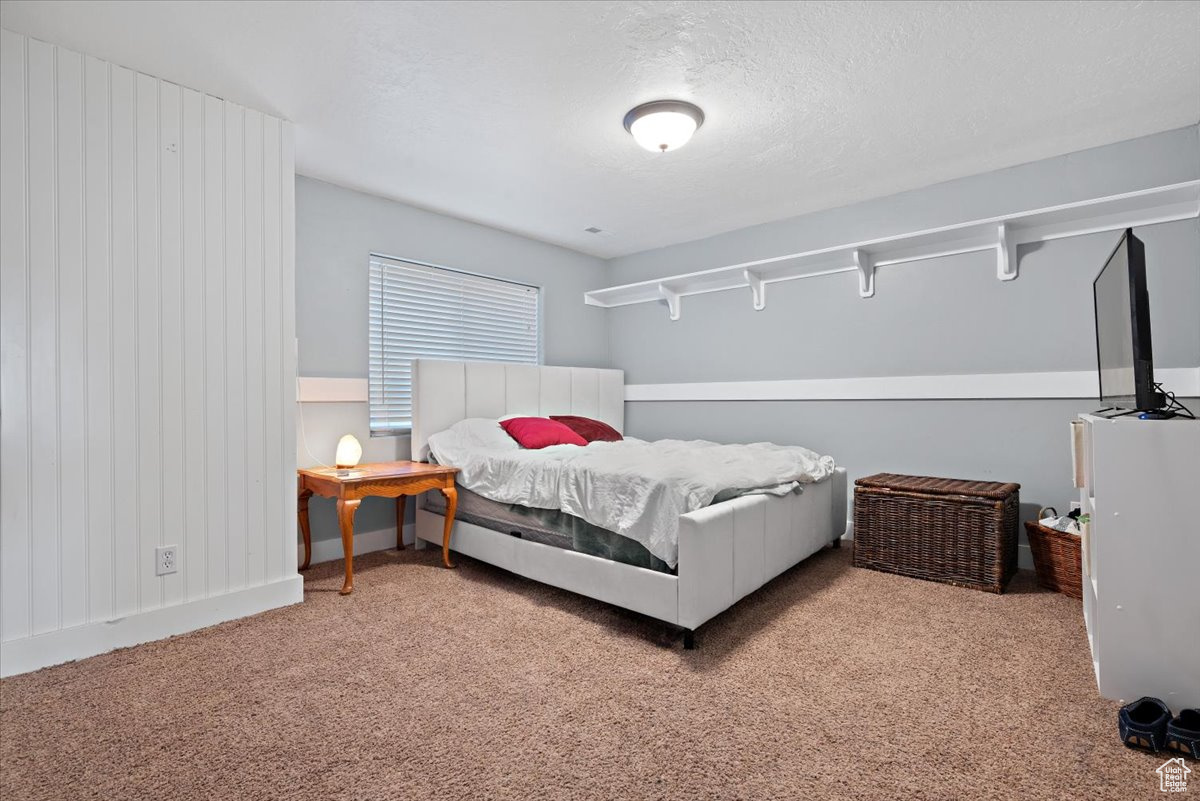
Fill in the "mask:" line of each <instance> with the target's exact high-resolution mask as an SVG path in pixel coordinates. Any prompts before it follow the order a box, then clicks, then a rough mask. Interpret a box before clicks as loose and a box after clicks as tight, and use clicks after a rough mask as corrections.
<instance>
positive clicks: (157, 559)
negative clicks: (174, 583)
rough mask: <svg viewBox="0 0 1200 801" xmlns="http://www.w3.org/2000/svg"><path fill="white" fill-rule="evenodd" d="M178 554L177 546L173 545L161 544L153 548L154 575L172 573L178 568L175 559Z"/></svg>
mask: <svg viewBox="0 0 1200 801" xmlns="http://www.w3.org/2000/svg"><path fill="white" fill-rule="evenodd" d="M177 555H178V547H177V546H175V545H162V546H159V547H158V548H155V549H154V575H156V576H165V575H167V574H168V573H174V572H176V571H177V570H179V562H178V561H177V559H176V556H177Z"/></svg>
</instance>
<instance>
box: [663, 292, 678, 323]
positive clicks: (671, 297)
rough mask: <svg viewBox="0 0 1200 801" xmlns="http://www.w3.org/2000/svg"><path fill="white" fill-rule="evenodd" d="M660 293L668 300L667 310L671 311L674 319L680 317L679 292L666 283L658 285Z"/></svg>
mask: <svg viewBox="0 0 1200 801" xmlns="http://www.w3.org/2000/svg"><path fill="white" fill-rule="evenodd" d="M658 294H659V295H660V296H662V299H663V300H665V301H666V302H667V311H669V312H670V313H671V319H672V320H678V319H679V311H680V308H679V293H678V292H676V291H675V290H673V289H671V288H670V287H668V286H667V285H666V284H659V285H658Z"/></svg>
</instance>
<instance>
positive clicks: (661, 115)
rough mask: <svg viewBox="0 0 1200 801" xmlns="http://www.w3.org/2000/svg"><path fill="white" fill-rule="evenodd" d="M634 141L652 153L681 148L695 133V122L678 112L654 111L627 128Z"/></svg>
mask: <svg viewBox="0 0 1200 801" xmlns="http://www.w3.org/2000/svg"><path fill="white" fill-rule="evenodd" d="M629 132H630V133H631V134H633V138H634V140H635V141H636V142H637V143H638V144H639V145H641V146H642V147H644V148H646V149H647V150H649V151H651V152H652V153H666V152H667V151H670V150H676V149H678V148H681V147H683V146H684V145H686V144H687V143H688V140H689V139H691V138H692V134H694V133H695V132H696V120H694V119H693V118H692V117H691V116H689V115H687V114H684V113H682V112H679V111H654V112H651V113H649V114H647V115H646V116H644V117H639V118H638V119H636V120H634V121H633V124H631V125H630V126H629Z"/></svg>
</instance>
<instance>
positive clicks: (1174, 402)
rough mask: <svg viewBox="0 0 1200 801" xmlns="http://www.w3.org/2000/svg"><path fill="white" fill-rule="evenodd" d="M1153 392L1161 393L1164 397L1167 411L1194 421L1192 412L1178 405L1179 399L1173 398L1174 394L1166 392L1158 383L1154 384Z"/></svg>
mask: <svg viewBox="0 0 1200 801" xmlns="http://www.w3.org/2000/svg"><path fill="white" fill-rule="evenodd" d="M1154 390H1155V391H1156V392H1161V393H1162V394H1163V396H1164V397H1166V399H1167V406H1166V409H1167V411H1169V412H1172V413H1174V414H1177V415H1179V416H1180V417H1186V418H1188V419H1189V420H1195V419H1196V415H1194V414H1192V410H1191V409H1189V408H1188V407H1186V406H1184V405H1183V404H1182V403H1180V402H1179V399H1178V398H1176V397H1175V393H1174V392H1168V391H1167V390H1165V389H1163V385H1162V384H1159V383H1158V382H1155V383H1154Z"/></svg>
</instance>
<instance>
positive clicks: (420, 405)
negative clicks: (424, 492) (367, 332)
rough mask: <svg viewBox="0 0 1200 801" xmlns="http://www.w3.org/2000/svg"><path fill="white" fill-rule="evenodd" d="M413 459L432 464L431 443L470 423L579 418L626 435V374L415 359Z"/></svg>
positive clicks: (590, 369) (619, 371) (593, 369)
mask: <svg viewBox="0 0 1200 801" xmlns="http://www.w3.org/2000/svg"><path fill="white" fill-rule="evenodd" d="M412 370H413V371H412V386H413V398H412V414H413V421H412V454H413V456H412V458H413V459H415V460H417V461H425V460H426V459H428V458H429V437H430V436H431V435H433V434H436V433H438V432H439V431H445V430H446V429H447V428H449V427H450V426H452V425H454V424H455V423H457V422H458V421H459V420H465V419H467V418H468V417H500V416H502V415H506V414H527V415H530V416H532V417H546V416H547V415H551V414H578V415H582V416H584V417H591V418H594V419H596V420H603V421H604V422H606V423H608V424H609V425H610V426H612V427H613V428H615V429H617V431H620V432H622V433H624V430H625V371H624V370H602V369H599V368H594V367H541V366H539V365H534V364H504V363H501V362H443V361H434V360H432V359H414V360H413V368H412Z"/></svg>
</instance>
